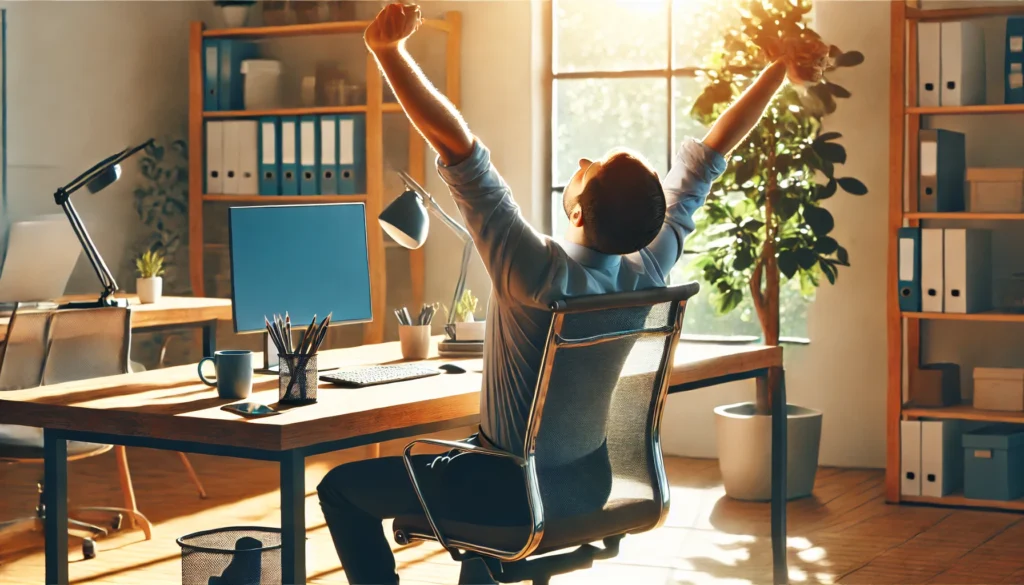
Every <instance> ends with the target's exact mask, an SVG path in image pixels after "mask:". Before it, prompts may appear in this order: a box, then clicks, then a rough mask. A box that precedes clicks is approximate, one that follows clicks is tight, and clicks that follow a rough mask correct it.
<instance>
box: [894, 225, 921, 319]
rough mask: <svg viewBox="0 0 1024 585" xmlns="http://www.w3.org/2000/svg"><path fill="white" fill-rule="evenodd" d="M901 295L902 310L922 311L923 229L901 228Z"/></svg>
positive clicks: (899, 277)
mask: <svg viewBox="0 0 1024 585" xmlns="http://www.w3.org/2000/svg"><path fill="white" fill-rule="evenodd" d="M899 241H900V246H899V274H898V280H899V297H900V310H901V311H907V312H911V313H917V312H920V311H921V229H920V228H909V227H905V228H900V230H899Z"/></svg>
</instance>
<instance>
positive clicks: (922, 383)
mask: <svg viewBox="0 0 1024 585" xmlns="http://www.w3.org/2000/svg"><path fill="white" fill-rule="evenodd" d="M908 399H909V400H908V403H909V405H910V406H921V407H937V406H955V405H957V404H960V402H961V399H960V366H959V365H957V364H927V365H924V366H921V368H920V369H918V370H915V371H914V372H913V375H911V376H910V394H909V396H908Z"/></svg>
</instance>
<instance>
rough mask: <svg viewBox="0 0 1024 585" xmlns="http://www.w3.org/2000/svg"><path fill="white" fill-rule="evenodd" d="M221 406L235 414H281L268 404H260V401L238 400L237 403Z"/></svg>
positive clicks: (249, 415)
mask: <svg viewBox="0 0 1024 585" xmlns="http://www.w3.org/2000/svg"><path fill="white" fill-rule="evenodd" d="M221 408H222V409H223V410H227V411H229V412H233V413H235V414H240V415H242V416H248V417H253V418H255V417H261V416H273V415H275V414H281V413H280V412H279V411H277V410H274V409H273V408H271V407H269V406H267V405H266V404H260V403H258V402H236V403H235V404H227V405H224V406H222V407H221Z"/></svg>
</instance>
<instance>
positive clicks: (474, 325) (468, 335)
mask: <svg viewBox="0 0 1024 585" xmlns="http://www.w3.org/2000/svg"><path fill="white" fill-rule="evenodd" d="M486 327H487V321H466V322H459V323H456V324H455V339H457V340H459V341H483V339H484V332H485V330H486Z"/></svg>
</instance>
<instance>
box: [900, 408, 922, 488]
mask: <svg viewBox="0 0 1024 585" xmlns="http://www.w3.org/2000/svg"><path fill="white" fill-rule="evenodd" d="M900 494H902V495H904V496H920V495H921V421H919V420H903V421H900Z"/></svg>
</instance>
